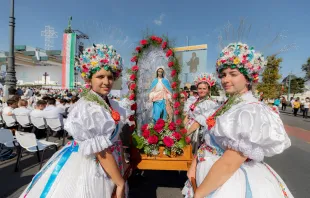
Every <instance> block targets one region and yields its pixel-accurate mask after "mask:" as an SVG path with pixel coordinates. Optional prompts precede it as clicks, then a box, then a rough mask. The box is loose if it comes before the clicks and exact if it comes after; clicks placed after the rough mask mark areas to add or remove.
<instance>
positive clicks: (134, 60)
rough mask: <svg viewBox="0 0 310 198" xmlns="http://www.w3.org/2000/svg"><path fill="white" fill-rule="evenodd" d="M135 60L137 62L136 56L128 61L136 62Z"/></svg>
mask: <svg viewBox="0 0 310 198" xmlns="http://www.w3.org/2000/svg"><path fill="white" fill-rule="evenodd" d="M137 60H138V57H137V56H133V57H132V58H131V60H130V61H131V62H137Z"/></svg>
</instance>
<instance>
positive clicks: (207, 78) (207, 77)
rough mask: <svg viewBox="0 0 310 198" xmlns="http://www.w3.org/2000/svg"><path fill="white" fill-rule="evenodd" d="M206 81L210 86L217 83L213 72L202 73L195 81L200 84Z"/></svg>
mask: <svg viewBox="0 0 310 198" xmlns="http://www.w3.org/2000/svg"><path fill="white" fill-rule="evenodd" d="M202 82H206V83H208V85H209V86H210V87H212V86H214V85H215V82H216V79H215V77H214V75H213V74H208V73H202V74H200V75H199V76H197V77H196V79H195V81H194V83H195V85H196V86H198V84H199V83H202Z"/></svg>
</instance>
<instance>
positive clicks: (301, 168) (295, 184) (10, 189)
mask: <svg viewBox="0 0 310 198" xmlns="http://www.w3.org/2000/svg"><path fill="white" fill-rule="evenodd" d="M287 112H288V113H282V114H281V117H282V119H283V122H284V124H286V125H289V126H287V130H290V132H288V133H289V134H290V136H291V140H292V146H291V147H290V148H289V149H287V150H286V151H285V152H284V153H283V154H281V155H277V156H274V157H272V158H267V159H266V162H267V163H268V164H269V165H271V166H272V167H273V168H274V169H275V170H276V171H277V172H278V173H279V175H281V177H282V179H283V180H284V181H285V182H286V184H287V185H288V187H289V189H290V190H291V192H292V193H293V195H294V196H295V197H297V198H308V197H309V195H310V144H309V143H307V142H310V141H306V139H305V138H308V137H309V138H310V123H309V122H310V119H303V118H302V117H300V116H299V117H294V116H292V115H291V114H289V111H288V110H287ZM297 127H298V128H297ZM300 134H301V135H300ZM51 154H52V153H50V155H51ZM14 163H15V159H14V160H12V161H8V162H1V163H0V168H1V169H0V175H1V177H0V186H1V188H0V197H1V198H2V197H12V198H16V197H18V196H19V195H20V193H21V192H22V190H23V189H24V188H25V187H26V185H27V184H28V183H29V182H30V181H31V178H32V177H33V175H34V174H35V173H36V172H37V171H38V166H37V164H36V157H33V156H25V157H24V158H23V159H22V163H21V167H24V170H23V171H21V172H19V173H14V172H13V169H14ZM185 180H186V173H185V172H178V171H145V172H144V177H141V176H140V174H139V175H133V176H132V177H131V178H130V180H129V184H130V189H131V190H130V197H133V198H140V197H141V198H146V197H147V198H156V197H158V198H181V197H182V195H181V188H182V187H183V184H184V182H185Z"/></svg>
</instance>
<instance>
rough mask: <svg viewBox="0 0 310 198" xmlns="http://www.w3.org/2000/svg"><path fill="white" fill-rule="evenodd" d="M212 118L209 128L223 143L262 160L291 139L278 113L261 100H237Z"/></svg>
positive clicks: (278, 150)
mask: <svg viewBox="0 0 310 198" xmlns="http://www.w3.org/2000/svg"><path fill="white" fill-rule="evenodd" d="M238 106H239V108H236V109H234V110H232V111H228V112H226V113H225V114H223V115H222V116H219V117H218V118H217V119H216V125H215V126H214V128H213V129H212V130H211V133H213V134H214V135H215V136H216V137H218V138H217V139H218V140H219V142H220V143H221V144H222V146H223V147H226V148H231V149H233V150H236V151H239V152H241V153H242V154H243V155H244V156H246V157H248V158H250V159H252V160H255V161H263V159H264V156H267V157H271V156H273V155H276V154H280V153H282V152H283V151H284V150H285V149H287V148H288V147H290V145H291V141H290V139H289V137H288V135H287V133H286V131H285V129H284V126H283V123H282V120H281V119H280V117H279V115H278V114H276V113H275V112H273V111H272V110H271V108H270V107H268V106H266V105H265V104H262V103H252V104H238Z"/></svg>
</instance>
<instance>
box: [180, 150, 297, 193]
mask: <svg viewBox="0 0 310 198" xmlns="http://www.w3.org/2000/svg"><path fill="white" fill-rule="evenodd" d="M219 158H220V156H217V155H214V154H212V153H210V152H207V151H205V153H204V159H200V161H199V162H198V164H197V169H196V183H197V187H199V185H200V184H201V183H202V182H203V180H204V178H205V177H206V176H207V174H208V172H209V170H210V169H211V167H212V165H213V164H214V163H215V162H216V161H217V160H218V159H219ZM182 193H183V195H185V197H186V198H191V197H194V196H193V194H194V193H193V189H192V187H191V184H190V182H189V181H187V182H186V183H185V187H184V188H183V190H182ZM207 197H208V198H211V197H212V198H223V197H229V198H283V197H284V198H287V197H289V198H291V197H293V195H292V194H291V192H290V191H289V189H288V188H287V186H286V185H285V183H284V182H283V180H282V179H281V178H280V176H279V175H278V174H277V173H276V172H275V171H274V170H273V169H272V168H271V167H270V166H269V165H267V164H265V163H259V162H253V161H252V162H246V163H244V164H243V165H242V166H241V168H239V170H237V171H236V172H235V173H234V174H233V175H232V176H231V178H230V179H228V180H227V181H226V182H225V183H224V184H223V185H222V186H221V187H219V188H218V189H217V190H215V191H214V192H212V193H211V194H209V195H208V196H207Z"/></svg>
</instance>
